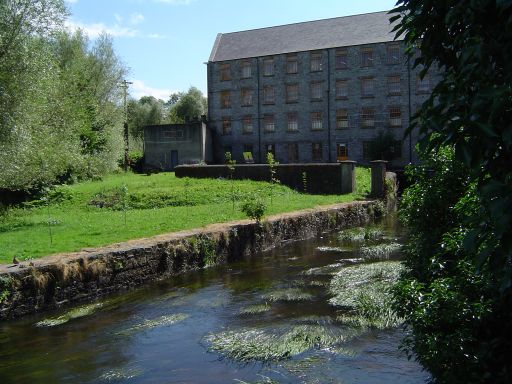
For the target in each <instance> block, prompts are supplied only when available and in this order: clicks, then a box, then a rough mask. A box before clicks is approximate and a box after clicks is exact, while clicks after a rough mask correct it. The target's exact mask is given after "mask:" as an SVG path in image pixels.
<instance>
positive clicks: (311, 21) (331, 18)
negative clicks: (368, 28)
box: [219, 10, 390, 35]
mask: <svg viewBox="0 0 512 384" xmlns="http://www.w3.org/2000/svg"><path fill="white" fill-rule="evenodd" d="M389 11H390V10H385V11H374V12H367V13H358V14H356V15H345V16H336V17H328V18H326V19H317V20H308V21H298V22H296V23H289V24H280V25H272V26H270V27H261V28H253V29H244V30H243V31H234V32H222V33H219V34H220V35H233V34H236V33H244V32H252V31H259V30H262V29H272V28H280V27H288V26H290V25H298V24H311V23H316V22H320V21H327V20H334V19H348V18H349V17H356V16H365V15H372V14H374V13H388V12H389Z"/></svg>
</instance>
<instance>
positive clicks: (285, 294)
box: [262, 288, 313, 302]
mask: <svg viewBox="0 0 512 384" xmlns="http://www.w3.org/2000/svg"><path fill="white" fill-rule="evenodd" d="M262 299H263V300H267V301H270V302H276V301H304V300H311V299H313V295H312V294H311V293H308V292H304V291H303V290H301V289H299V288H282V289H276V290H274V291H272V292H268V293H265V294H264V295H262Z"/></svg>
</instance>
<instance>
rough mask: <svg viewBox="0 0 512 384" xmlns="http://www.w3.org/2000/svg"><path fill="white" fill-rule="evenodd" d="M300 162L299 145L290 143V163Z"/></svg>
mask: <svg viewBox="0 0 512 384" xmlns="http://www.w3.org/2000/svg"><path fill="white" fill-rule="evenodd" d="M298 162H299V144H297V143H289V144H288V163H298Z"/></svg>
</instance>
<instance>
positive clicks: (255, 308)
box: [238, 303, 271, 315]
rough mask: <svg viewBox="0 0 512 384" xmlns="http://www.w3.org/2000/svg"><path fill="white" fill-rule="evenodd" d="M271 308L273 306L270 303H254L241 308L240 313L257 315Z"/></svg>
mask: <svg viewBox="0 0 512 384" xmlns="http://www.w3.org/2000/svg"><path fill="white" fill-rule="evenodd" d="M270 308H271V307H270V305H268V304H267V303H265V304H254V305H249V306H247V307H244V308H242V309H240V311H239V312H238V313H239V314H240V315H257V314H260V313H265V312H268V311H270Z"/></svg>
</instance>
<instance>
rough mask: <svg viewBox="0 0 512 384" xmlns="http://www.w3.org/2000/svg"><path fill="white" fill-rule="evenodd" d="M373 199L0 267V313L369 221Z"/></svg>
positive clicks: (374, 211) (30, 309)
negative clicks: (257, 221) (260, 222)
mask: <svg viewBox="0 0 512 384" xmlns="http://www.w3.org/2000/svg"><path fill="white" fill-rule="evenodd" d="M383 207H384V204H383V203H382V202H381V201H364V202H354V203H346V204H338V205H333V206H326V207H321V208H317V209H314V210H313V209H312V210H303V211H298V212H293V213H289V214H282V215H278V216H274V217H270V218H268V219H267V220H265V221H264V222H263V223H262V224H261V225H257V224H256V223H254V222H253V221H249V220H242V221H238V222H233V223H227V224H215V225H211V226H208V227H206V228H204V229H197V230H190V231H182V232H177V233H171V234H165V235H160V236H155V237H152V238H149V239H141V240H133V241H129V242H126V243H120V244H115V245H112V246H109V247H104V248H98V249H90V250H86V251H82V252H77V253H71V254H61V255H54V256H48V257H45V258H42V259H38V260H34V261H33V262H32V263H30V264H27V263H22V264H20V265H17V266H6V265H2V266H0V319H1V320H5V319H12V318H16V317H20V316H24V315H28V314H31V313H35V312H39V311H45V310H50V309H55V308H58V307H60V306H63V305H67V304H75V303H78V302H82V301H87V300H91V299H94V298H97V297H99V296H103V295H106V294H109V293H113V292H118V291H122V290H125V289H130V288H134V287H137V286H140V285H142V284H144V283H145V282H147V281H154V280H155V279H160V278H168V277H170V276H173V275H175V274H178V273H181V272H184V271H188V270H194V269H198V268H203V267H207V266H211V265H215V264H219V263H226V262H230V261H235V260H239V259H241V258H242V257H244V256H246V255H248V254H251V253H254V252H257V251H260V250H264V249H269V248H272V247H276V246H279V245H281V244H283V243H284V242H287V241H290V240H300V239H306V238H311V237H314V236H316V235H318V234H319V233H322V232H326V231H332V230H335V229H340V228H344V227H350V226H358V225H362V224H365V223H367V222H369V221H370V220H372V219H374V218H376V217H379V216H380V215H382V214H383V211H384V208H383Z"/></svg>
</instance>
